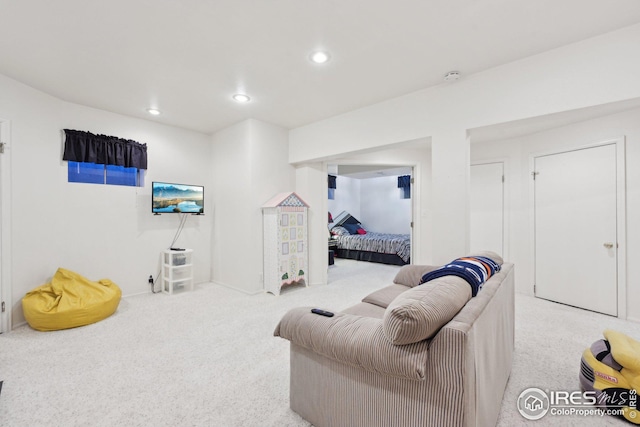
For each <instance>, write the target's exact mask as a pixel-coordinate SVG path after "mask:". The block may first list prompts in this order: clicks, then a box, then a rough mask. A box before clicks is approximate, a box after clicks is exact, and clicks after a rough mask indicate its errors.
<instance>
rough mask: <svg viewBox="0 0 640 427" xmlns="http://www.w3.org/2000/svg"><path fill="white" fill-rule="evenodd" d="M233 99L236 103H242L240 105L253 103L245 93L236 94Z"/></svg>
mask: <svg viewBox="0 0 640 427" xmlns="http://www.w3.org/2000/svg"><path fill="white" fill-rule="evenodd" d="M232 98H233V100H234V101H236V102H240V103H245V102H249V101H251V98H249V95H245V94H243V93H236V94H235V95H233V96H232Z"/></svg>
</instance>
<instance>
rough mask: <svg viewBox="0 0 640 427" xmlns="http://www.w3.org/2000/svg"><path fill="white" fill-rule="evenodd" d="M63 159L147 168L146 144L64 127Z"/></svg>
mask: <svg viewBox="0 0 640 427" xmlns="http://www.w3.org/2000/svg"><path fill="white" fill-rule="evenodd" d="M64 133H65V136H66V137H65V143H64V155H63V156H62V159H63V160H70V161H73V162H85V163H97V164H101V165H115V166H124V167H127V168H138V169H147V144H140V143H139V142H136V141H132V140H130V139H122V138H118V137H115V136H107V135H94V134H92V133H91V132H84V131H79V130H71V129H65V130H64Z"/></svg>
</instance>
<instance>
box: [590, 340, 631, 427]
mask: <svg viewBox="0 0 640 427" xmlns="http://www.w3.org/2000/svg"><path fill="white" fill-rule="evenodd" d="M604 337H605V339H601V340H598V341H596V342H594V343H593V344H592V345H591V347H590V348H587V349H586V350H585V351H584V352H583V353H582V360H581V366H580V387H581V389H582V390H583V391H595V392H596V395H595V397H596V401H597V405H598V406H601V407H606V408H610V409H619V410H620V411H621V414H620V415H621V416H622V417H623V418H625V419H626V420H627V421H630V422H632V423H633V424H637V425H640V398H638V392H639V391H640V342H638V341H636V340H634V339H633V338H631V337H629V336H627V335H625V334H623V333H621V332H617V331H614V330H611V329H607V330H605V331H604Z"/></svg>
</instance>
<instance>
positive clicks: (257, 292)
mask: <svg viewBox="0 0 640 427" xmlns="http://www.w3.org/2000/svg"><path fill="white" fill-rule="evenodd" d="M210 283H211V284H212V285H220V286H222V287H225V288H229V289H233V290H234V291H238V292H242V293H243V294H246V295H258V294H261V293H264V290H263V289H261V290H259V291H255V292H249V291H247V290H246V289H240V288H238V287H235V286H233V285H228V284H226V283H222V282H218V281H212V282H210Z"/></svg>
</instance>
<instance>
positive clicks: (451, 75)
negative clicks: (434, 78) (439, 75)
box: [444, 71, 460, 82]
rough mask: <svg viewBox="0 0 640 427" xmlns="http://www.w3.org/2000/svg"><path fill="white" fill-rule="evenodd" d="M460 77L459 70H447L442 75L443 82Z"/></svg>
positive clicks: (452, 80)
mask: <svg viewBox="0 0 640 427" xmlns="http://www.w3.org/2000/svg"><path fill="white" fill-rule="evenodd" d="M459 78H460V71H449V72H448V73H447V74H445V75H444V81H445V82H455V81H456V80H458V79H459Z"/></svg>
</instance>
